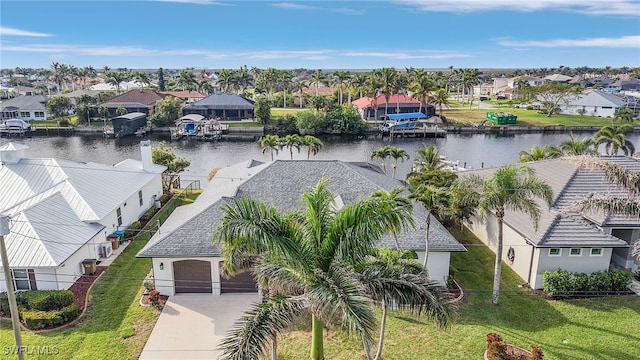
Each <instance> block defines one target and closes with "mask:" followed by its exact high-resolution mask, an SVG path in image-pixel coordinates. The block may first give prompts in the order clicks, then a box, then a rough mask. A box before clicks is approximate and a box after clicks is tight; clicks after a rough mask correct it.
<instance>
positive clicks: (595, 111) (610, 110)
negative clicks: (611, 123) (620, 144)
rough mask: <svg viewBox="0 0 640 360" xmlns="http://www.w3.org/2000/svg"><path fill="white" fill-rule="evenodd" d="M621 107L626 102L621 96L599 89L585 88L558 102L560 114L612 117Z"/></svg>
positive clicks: (624, 105) (625, 105) (625, 104)
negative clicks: (564, 100) (583, 90)
mask: <svg viewBox="0 0 640 360" xmlns="http://www.w3.org/2000/svg"><path fill="white" fill-rule="evenodd" d="M623 107H627V103H626V102H625V101H624V100H623V99H622V98H621V97H619V96H617V95H614V94H610V93H608V92H606V91H600V90H587V91H585V92H584V93H583V94H580V95H577V96H574V97H572V98H571V99H569V100H568V101H567V102H561V103H560V104H558V108H559V109H560V113H561V114H572V115H586V116H600V117H614V116H615V115H616V112H617V111H618V109H620V108H623Z"/></svg>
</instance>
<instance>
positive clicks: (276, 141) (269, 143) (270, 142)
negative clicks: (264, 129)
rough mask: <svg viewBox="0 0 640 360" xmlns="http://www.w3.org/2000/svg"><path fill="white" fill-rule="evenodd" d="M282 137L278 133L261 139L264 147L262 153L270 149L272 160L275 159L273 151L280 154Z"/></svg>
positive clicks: (261, 145) (261, 146) (261, 144)
mask: <svg viewBox="0 0 640 360" xmlns="http://www.w3.org/2000/svg"><path fill="white" fill-rule="evenodd" d="M280 142H281V141H280V137H279V136H278V135H265V136H264V137H263V138H262V140H260V148H261V149H262V153H263V154H264V153H265V152H267V150H269V151H270V152H271V161H273V153H274V152H275V153H276V154H278V151H279V149H280Z"/></svg>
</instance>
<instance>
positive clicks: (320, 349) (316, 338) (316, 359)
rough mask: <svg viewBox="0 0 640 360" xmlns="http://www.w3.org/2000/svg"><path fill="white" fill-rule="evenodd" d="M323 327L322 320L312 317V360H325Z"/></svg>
mask: <svg viewBox="0 0 640 360" xmlns="http://www.w3.org/2000/svg"><path fill="white" fill-rule="evenodd" d="M323 327H324V324H322V320H320V319H318V318H317V317H316V316H315V315H311V360H324V345H323V338H322V331H323Z"/></svg>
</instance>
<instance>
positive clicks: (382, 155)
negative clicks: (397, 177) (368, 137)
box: [371, 145, 391, 174]
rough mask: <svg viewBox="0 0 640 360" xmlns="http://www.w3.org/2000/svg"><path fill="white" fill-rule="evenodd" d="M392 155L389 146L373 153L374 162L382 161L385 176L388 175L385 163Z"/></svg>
mask: <svg viewBox="0 0 640 360" xmlns="http://www.w3.org/2000/svg"><path fill="white" fill-rule="evenodd" d="M390 154H391V146H389V145H386V146H383V147H381V148H378V149H376V150H374V151H372V152H371V159H372V160H373V159H376V158H378V159H380V160H382V170H383V171H384V173H385V174H386V173H387V165H386V163H385V160H386V159H387V158H388V157H389V155H390Z"/></svg>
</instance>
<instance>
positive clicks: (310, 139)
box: [302, 135, 324, 160]
mask: <svg viewBox="0 0 640 360" xmlns="http://www.w3.org/2000/svg"><path fill="white" fill-rule="evenodd" d="M302 144H303V145H304V146H305V147H306V148H307V160H308V159H309V157H311V155H312V154H313V156H315V155H316V154H317V153H318V152H319V151H320V149H322V146H323V145H324V144H323V143H322V141H321V140H320V139H318V138H317V137H315V136H312V135H305V136H304V138H302Z"/></svg>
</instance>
